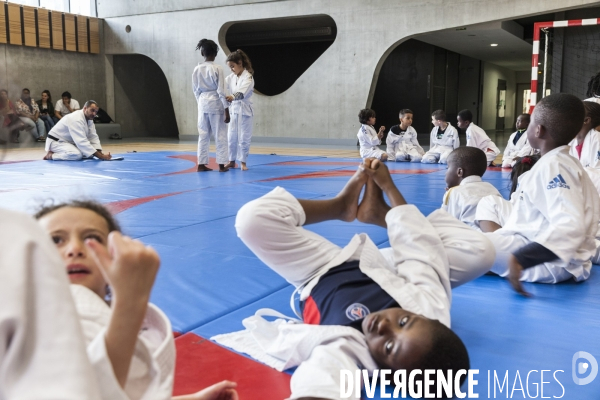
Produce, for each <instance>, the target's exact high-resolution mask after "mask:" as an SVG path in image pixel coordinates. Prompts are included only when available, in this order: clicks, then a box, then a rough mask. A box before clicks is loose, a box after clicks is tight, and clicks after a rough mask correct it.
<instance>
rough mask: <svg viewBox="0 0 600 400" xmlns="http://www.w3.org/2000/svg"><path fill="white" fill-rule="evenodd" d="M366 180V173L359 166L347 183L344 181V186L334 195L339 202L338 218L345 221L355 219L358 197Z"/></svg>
mask: <svg viewBox="0 0 600 400" xmlns="http://www.w3.org/2000/svg"><path fill="white" fill-rule="evenodd" d="M366 182H367V174H365V172H364V171H363V170H362V169H361V168H359V169H358V170H357V171H356V173H355V174H354V175H353V176H352V178H350V180H349V181H348V183H346V186H344V188H343V189H342V190H341V191H340V192H339V193H338V195H337V196H335V199H334V200H336V201H338V202H339V203H340V205H339V210H340V216H339V217H338V219H341V220H342V221H347V222H352V221H354V220H355V219H356V213H357V211H358V197H359V196H360V192H361V190H362V188H363V186H364V185H365V183H366Z"/></svg>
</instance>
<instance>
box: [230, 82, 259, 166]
mask: <svg viewBox="0 0 600 400" xmlns="http://www.w3.org/2000/svg"><path fill="white" fill-rule="evenodd" d="M225 87H226V89H227V94H228V95H231V96H234V100H233V101H232V102H231V106H230V107H229V113H230V115H231V122H230V123H229V127H228V132H227V139H228V142H229V161H235V160H236V159H237V160H240V161H242V162H246V160H247V159H248V153H250V141H251V140H252V128H253V125H252V123H253V119H254V117H253V115H254V110H253V108H252V94H253V93H254V79H253V77H252V74H250V72H248V71H247V70H244V71H242V73H241V74H240V76H237V75H235V74H230V75H229V76H227V78H225Z"/></svg>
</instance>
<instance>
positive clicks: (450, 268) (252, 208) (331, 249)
mask: <svg viewBox="0 0 600 400" xmlns="http://www.w3.org/2000/svg"><path fill="white" fill-rule="evenodd" d="M305 221H306V215H305V213H304V210H303V208H302V206H301V205H300V203H299V202H298V200H296V199H295V198H294V197H293V196H292V195H291V194H290V193H288V192H287V191H286V190H285V189H283V188H281V187H278V188H275V189H274V190H273V191H271V192H270V193H268V194H266V195H265V196H263V197H261V198H259V199H257V200H254V201H251V202H250V203H248V204H246V205H244V206H243V207H242V208H241V209H240V211H239V212H238V214H237V218H236V222H235V227H236V230H237V233H238V236H239V237H240V239H241V240H242V241H243V242H244V243H245V244H246V245H247V246H248V247H249V248H250V249H251V250H252V251H253V252H254V254H256V256H257V257H258V258H259V259H260V260H261V261H263V262H264V263H265V264H266V265H268V266H269V267H270V268H271V269H273V270H274V271H275V272H277V273H278V274H279V275H281V276H282V277H283V278H285V279H286V280H287V281H288V282H290V283H291V284H293V285H295V286H296V287H297V288H298V291H299V292H300V299H301V300H304V299H306V298H308V296H309V295H310V292H311V290H312V288H313V287H314V286H315V285H316V284H317V283H318V279H319V277H320V276H322V275H323V274H324V273H326V272H327V271H328V270H329V269H331V268H333V267H335V266H338V265H340V264H342V263H343V262H345V261H350V260H360V263H359V268H360V270H361V271H362V272H363V273H365V274H366V275H367V276H369V277H370V278H371V279H373V280H374V281H375V282H377V284H379V285H380V286H381V288H382V289H383V290H385V291H386V292H387V293H388V294H389V295H390V296H391V297H393V298H394V300H396V301H397V302H398V304H400V306H401V307H402V308H404V309H406V310H408V311H411V312H414V313H417V314H421V315H424V316H425V317H427V318H431V319H437V320H439V321H440V322H441V323H443V324H445V325H446V326H450V302H451V301H450V299H451V287H456V286H459V285H461V284H462V283H465V282H467V281H470V280H472V279H475V278H476V277H478V276H480V275H482V274H483V273H484V272H485V270H486V268H489V267H490V266H491V265H492V263H493V258H494V249H493V245H492V244H491V243H490V242H489V241H488V240H487V239H486V237H485V235H483V234H481V233H479V232H476V231H475V230H473V229H471V228H469V227H468V226H466V225H464V224H462V223H461V222H459V221H457V220H456V219H455V218H453V217H451V216H450V215H448V213H446V212H445V211H442V210H437V211H434V212H433V213H432V214H431V215H429V216H428V217H427V218H426V217H425V216H423V214H421V213H420V212H419V210H418V209H417V208H416V207H415V206H413V205H404V206H399V207H394V208H393V209H392V210H390V211H389V212H388V214H387V216H386V222H387V225H388V236H389V240H390V243H391V246H392V247H391V248H387V249H382V250H380V249H378V248H377V246H376V245H375V244H374V243H373V242H372V241H371V239H370V238H369V237H368V236H367V235H366V234H364V233H363V234H358V235H355V236H354V237H353V238H352V239H351V240H350V243H348V245H346V247H344V248H343V249H342V248H340V247H338V246H337V245H335V244H333V243H331V242H330V241H328V240H327V239H325V238H323V237H322V236H319V235H317V234H316V233H313V232H311V231H308V230H306V229H304V228H303V227H302V225H303V224H304V222H305ZM259 322H260V321H259ZM264 323H266V322H264ZM284 326H285V328H284ZM259 328H260V329H257V330H256V331H255V332H254V333H253V335H254V337H256V338H257V341H258V342H259V343H265V342H264V341H262V340H261V339H260V334H261V333H262V334H264V333H267V332H268V331H269V329H263V327H260V326H259ZM277 329H278V332H279V335H278V336H276V337H275V336H271V337H269V338H268V339H267V340H268V341H269V343H270V346H268V349H265V348H263V350H264V351H265V353H268V354H267V355H268V356H269V357H272V358H273V357H274V358H276V359H278V360H280V363H279V365H280V366H281V367H285V368H288V367H291V366H295V365H299V367H298V369H297V370H296V372H295V373H294V375H293V377H292V382H291V387H292V395H291V398H292V399H296V398H299V397H319V398H339V387H340V384H339V382H340V372H339V370H340V368H347V369H350V370H355V369H357V368H358V365H361V366H362V367H364V368H367V369H372V368H374V367H375V362H374V361H373V359H372V358H371V356H370V353H369V351H368V348H367V346H366V341H365V338H364V335H362V334H361V333H360V332H358V331H356V330H354V331H355V332H352V331H351V329H353V328H349V327H343V326H335V325H333V326H325V325H323V326H314V325H305V324H286V325H281V326H280V327H279V328H277ZM267 334H268V333H267ZM234 335H236V334H234ZM241 335H243V333H242V334H241ZM223 343H225V342H223ZM227 343H229V344H231V341H227ZM229 344H228V345H229Z"/></svg>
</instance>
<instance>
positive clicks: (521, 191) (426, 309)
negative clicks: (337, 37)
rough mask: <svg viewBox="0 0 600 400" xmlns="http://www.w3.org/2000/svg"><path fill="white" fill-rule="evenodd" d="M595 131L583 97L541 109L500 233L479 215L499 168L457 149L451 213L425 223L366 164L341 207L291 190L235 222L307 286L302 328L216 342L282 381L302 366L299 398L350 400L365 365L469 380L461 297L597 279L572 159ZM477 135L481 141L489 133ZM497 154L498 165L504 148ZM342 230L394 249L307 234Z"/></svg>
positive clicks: (592, 218)
mask: <svg viewBox="0 0 600 400" xmlns="http://www.w3.org/2000/svg"><path fill="white" fill-rule="evenodd" d="M463 117H464V118H463ZM463 117H460V118H461V119H462V120H463V121H468V116H466V115H463ZM370 118H373V119H374V116H371V117H370ZM584 118H586V120H587V117H585V109H584V106H583V104H582V102H581V100H579V99H578V98H577V97H575V96H572V95H568V94H554V95H551V96H547V97H545V98H544V99H542V100H541V101H540V102H539V103H538V105H537V106H536V108H535V110H534V112H533V114H532V115H531V121H530V124H529V126H528V129H527V131H526V132H525V133H523V134H525V135H527V140H528V141H529V143H530V145H531V147H532V148H535V149H539V152H540V154H539V155H532V156H526V157H524V158H521V159H519V160H517V163H516V165H515V170H514V171H513V182H514V183H516V184H513V189H512V191H513V195H512V197H511V207H510V210H509V211H508V212H507V214H506V215H503V216H502V218H501V219H498V218H495V217H492V218H491V219H492V220H494V221H495V223H496V227H495V228H496V229H488V228H489V226H488V225H486V224H485V223H484V222H485V221H484V220H480V219H478V218H480V216H479V212H478V211H479V210H478V207H476V205H477V203H478V200H479V199H481V198H482V197H483V198H484V199H487V198H492V199H501V197H500V196H499V193H498V191H497V190H496V189H494V188H493V187H490V186H491V185H488V184H485V183H484V182H481V175H483V173H484V172H485V171H486V168H487V165H488V164H489V163H490V158H489V157H491V156H488V154H486V151H484V150H482V149H478V148H473V147H462V148H458V149H456V150H454V151H453V152H452V153H451V154H450V155H449V156H448V158H447V162H448V167H449V168H448V173H447V175H446V181H447V183H448V186H450V187H451V188H450V190H449V191H448V193H447V194H446V195H445V197H444V203H445V204H444V206H443V207H442V208H443V209H446V210H447V211H448V212H446V211H444V210H443V209H440V210H436V211H434V212H433V213H431V214H430V215H429V216H427V217H426V216H424V215H423V214H421V213H420V211H419V210H418V209H417V208H416V207H415V206H413V205H408V204H407V203H406V201H405V200H404V197H403V196H402V194H401V193H400V191H399V190H398V189H397V187H396V186H395V184H394V181H393V180H392V178H391V176H390V173H389V170H388V169H387V167H386V165H385V163H383V162H381V161H380V160H383V157H380V159H374V158H368V157H367V158H366V159H365V160H363V164H362V165H361V166H360V167H359V170H358V171H357V173H356V174H355V175H354V176H353V177H352V178H351V179H350V181H349V182H348V183H347V184H346V186H345V187H344V188H343V189H342V191H341V192H340V193H339V194H338V195H337V196H336V197H334V198H332V199H328V200H300V199H296V198H295V197H294V196H293V195H291V194H290V193H289V192H287V191H286V190H285V189H283V188H280V187H279V188H276V189H274V190H273V191H271V192H270V193H268V194H266V195H265V196H263V197H261V198H259V199H257V200H254V201H252V202H250V203H248V204H246V205H245V206H243V207H242V208H241V209H240V211H239V212H238V215H237V218H236V229H237V233H238V236H239V237H240V239H241V240H242V241H243V242H244V243H245V244H246V245H247V246H248V247H249V248H250V249H251V250H252V251H253V252H254V254H255V255H256V256H257V257H258V258H259V259H260V260H261V261H263V262H264V263H265V264H266V265H267V266H269V267H270V268H271V269H273V270H274V271H275V272H277V273H278V274H280V275H281V276H282V277H284V278H285V279H286V280H287V281H288V282H290V283H292V284H293V285H295V286H296V287H297V290H296V293H298V294H299V297H300V308H301V318H302V321H290V322H291V323H290V322H288V323H282V321H280V320H279V321H272V322H267V321H266V320H264V319H263V316H265V315H267V314H268V313H267V312H266V311H265V310H261V311H260V312H257V314H256V315H255V316H253V317H250V318H249V319H247V320H246V321H245V323H244V325H245V326H246V327H247V330H246V331H242V332H234V333H231V334H226V335H219V336H217V337H215V338H214V339H215V340H217V341H218V342H219V343H221V344H223V345H225V346H228V347H232V348H234V349H235V350H238V351H244V352H247V353H249V354H251V355H252V356H253V357H255V358H257V359H259V360H271V362H273V365H275V366H278V368H280V369H285V368H290V367H295V366H297V367H298V368H297V369H296V371H295V373H294V375H293V377H292V381H291V387H292V396H291V398H328V399H333V398H339V388H340V384H341V383H342V382H341V377H340V370H341V369H347V370H351V371H355V370H357V369H359V366H360V368H362V369H367V370H369V371H371V372H372V371H373V370H374V369H377V368H382V369H391V370H392V371H396V370H405V373H406V376H408V375H411V376H413V375H412V373H413V371H415V370H417V369H419V370H421V371H423V370H425V369H437V370H438V371H439V370H442V371H443V372H444V373H445V374H448V375H450V376H455V375H454V374H455V373H456V371H457V370H458V369H461V368H465V369H466V368H468V366H469V358H468V354H467V352H466V349H465V347H464V345H463V343H462V342H461V340H460V338H458V337H457V336H456V335H454V334H453V333H452V331H451V330H450V329H449V327H450V314H449V311H450V298H451V289H452V288H454V287H456V286H458V285H460V284H462V283H464V282H468V281H470V280H472V279H475V278H477V277H478V276H480V275H481V274H483V273H484V272H486V271H488V270H491V271H493V272H495V273H496V274H498V275H500V276H503V277H508V278H509V280H510V282H511V284H512V285H513V287H514V289H515V290H516V291H517V292H519V293H521V294H524V295H526V294H527V293H526V292H525V291H524V290H523V288H522V286H521V283H520V282H521V281H529V282H541V283H558V282H561V281H564V280H567V279H574V280H576V281H581V280H584V279H586V278H587V277H588V276H589V273H590V270H591V262H590V259H591V257H592V256H593V255H594V254H595V252H596V243H595V236H596V233H597V231H598V222H599V221H600V196H598V192H597V191H596V190H595V188H594V186H593V184H592V182H591V181H590V179H589V177H588V174H587V173H586V172H585V170H584V168H583V166H582V165H581V163H580V162H579V161H578V160H577V159H576V158H574V157H572V156H570V155H569V149H570V147H569V143H570V142H571V141H572V140H573V139H574V138H575V136H576V135H577V133H578V132H579V131H580V127H581V123H582V121H583V120H584ZM373 119H371V121H373ZM366 121H367V122H369V120H366ZM371 123H372V122H371ZM592 123H593V122H592ZM403 128H406V124H405V125H404V126H403V127H400V129H403ZM371 129H372V128H371V127H369V126H367V127H365V128H364V131H366V132H370V131H371ZM405 132H406V131H405ZM371 133H374V130H373V131H372V132H371ZM471 134H472V137H474V136H476V135H477V134H478V132H477V129H476V128H475V129H473V130H471ZM476 142H477V143H483V142H484V141H483V140H481V139H480V138H477V139H476ZM485 146H486V150H487V149H489V151H488V152H489V153H495V149H494V147H495V146H492V145H490V144H489V143H488V144H486V145H485ZM372 150H375V149H372ZM536 160H537V162H536ZM521 166H523V168H522V167H521ZM525 170H527V172H526V173H522V174H520V173H521V172H524V171H525ZM363 187H364V188H365V189H364V196H363V198H362V200H360V193H361V189H362V188H363ZM384 193H385V195H386V196H387V198H388V200H389V202H390V205H388V204H387V203H386V201H385V199H384V196H383V194H384ZM470 196H472V197H473V199H470V198H469V197H470ZM463 209H464V210H463ZM491 210H492V211H493V210H494V208H493V207H492V208H491ZM453 216H454V217H456V218H454V217H453ZM486 218H488V217H486ZM331 219H338V220H343V221H353V220H354V219H358V220H359V221H361V222H364V223H370V224H375V225H378V226H381V227H384V228H386V229H387V231H388V236H389V242H390V245H391V248H387V249H379V248H377V246H376V245H375V244H373V242H372V241H371V240H370V239H369V237H368V236H367V235H366V234H358V235H355V236H354V237H353V238H352V239H351V240H350V242H349V243H348V244H347V245H346V247H344V248H340V247H338V246H336V245H335V244H333V243H331V242H329V241H328V240H326V239H325V238H323V237H321V236H319V235H317V234H315V233H313V232H310V231H308V230H306V229H304V228H303V226H304V225H308V224H313V223H317V222H321V221H326V220H331ZM459 219H462V220H463V221H464V222H468V224H467V223H461V222H460V220H459ZM478 224H479V225H478ZM472 227H479V228H480V230H481V231H482V232H480V231H479V229H473V228H472ZM252 343H254V345H253V344H252ZM257 344H258V345H257ZM273 360H276V361H273ZM392 373H393V372H392ZM415 377H416V379H415V382H416V381H417V380H419V381H420V382H419V383H420V384H421V385H422V386H421V387H422V388H423V391H424V390H425V386H424V385H428V386H430V387H429V393H433V394H434V396H435V395H437V398H441V397H444V396H446V397H452V393H445V390H446V388H445V387H443V386H444V385H440V381H439V380H438V381H431V380H430V381H429V382H427V381H426V380H425V383H424V384H423V382H422V381H421V380H420V378H422V377H423V376H422V375H421V376H419V375H418V374H417V375H415ZM425 379H426V378H425ZM436 384H437V386H436ZM431 386H432V387H431ZM402 389H403V390H405V389H406V386H403V387H402ZM413 389H414V388H413ZM431 389H433V390H431ZM409 390H411V388H409ZM411 393H412V392H411ZM424 397H428V396H424ZM432 397H433V396H432Z"/></svg>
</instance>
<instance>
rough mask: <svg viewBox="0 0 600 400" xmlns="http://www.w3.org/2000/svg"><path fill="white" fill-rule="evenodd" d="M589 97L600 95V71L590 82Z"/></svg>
mask: <svg viewBox="0 0 600 400" xmlns="http://www.w3.org/2000/svg"><path fill="white" fill-rule="evenodd" d="M587 97H600V72H598V73H597V74H596V75H594V76H592V77H591V79H590V81H589V82H588V89H587Z"/></svg>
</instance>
